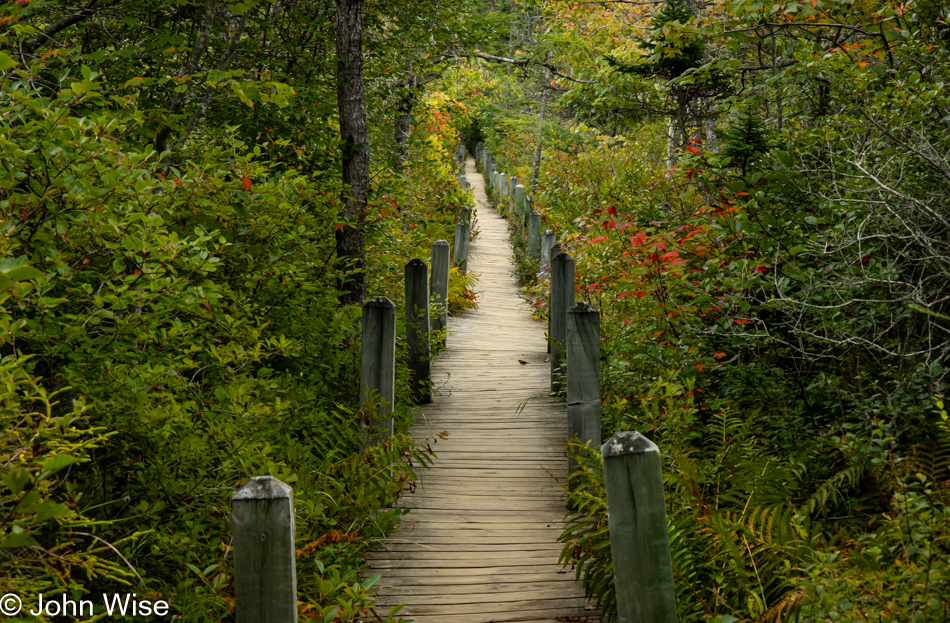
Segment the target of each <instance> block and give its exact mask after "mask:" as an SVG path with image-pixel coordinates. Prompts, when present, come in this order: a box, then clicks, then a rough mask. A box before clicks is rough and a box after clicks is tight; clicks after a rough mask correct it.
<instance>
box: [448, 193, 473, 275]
mask: <svg viewBox="0 0 950 623" xmlns="http://www.w3.org/2000/svg"><path fill="white" fill-rule="evenodd" d="M470 232H471V210H469V209H468V208H462V209H460V210H459V217H458V222H457V223H456V224H455V254H454V255H453V257H452V265H453V266H458V267H459V270H460V271H462V272H463V273H466V272H468V237H469V234H470Z"/></svg>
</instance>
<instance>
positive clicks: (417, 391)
mask: <svg viewBox="0 0 950 623" xmlns="http://www.w3.org/2000/svg"><path fill="white" fill-rule="evenodd" d="M405 275H406V366H407V367H408V368H409V387H410V391H411V392H412V398H413V400H414V401H415V403H416V404H420V405H425V404H429V403H430V402H432V389H431V388H432V369H431V367H430V363H429V362H430V361H431V359H432V349H431V348H430V346H429V267H428V266H426V263H425V262H423V261H422V260H420V259H413V260H409V262H408V263H407V264H406V269H405Z"/></svg>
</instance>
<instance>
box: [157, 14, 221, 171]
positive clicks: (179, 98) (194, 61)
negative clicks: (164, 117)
mask: <svg viewBox="0 0 950 623" xmlns="http://www.w3.org/2000/svg"><path fill="white" fill-rule="evenodd" d="M213 25H214V0H207V2H206V3H205V14H204V18H202V20H201V32H200V33H199V34H198V40H197V41H195V45H194V46H193V47H192V48H191V56H190V57H189V58H188V62H187V63H186V64H185V68H184V69H183V70H182V72H181V73H180V74H178V75H179V76H190V75H192V74H194V73H195V72H196V71H198V63H199V61H200V60H201V57H202V56H204V53H205V51H206V50H207V49H208V42H209V41H210V39H211V27H212V26H213ZM185 98H186V93H185V92H182V93H176V94H175V95H174V96H173V97H172V103H171V106H170V107H169V110H168V116H169V117H171V116H173V115H177V114H178V113H179V112H181V109H182V108H184V106H185ZM171 134H172V127H171V126H170V125H167V124H166V125H163V126H162V127H161V129H159V131H158V136H156V137H155V149H156V150H157V151H158V153H160V154H161V153H163V152H166V151H168V139H169V138H170V137H171Z"/></svg>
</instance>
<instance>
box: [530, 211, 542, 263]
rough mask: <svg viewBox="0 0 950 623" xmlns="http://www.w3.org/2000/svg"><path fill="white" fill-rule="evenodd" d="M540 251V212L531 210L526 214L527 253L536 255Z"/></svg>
mask: <svg viewBox="0 0 950 623" xmlns="http://www.w3.org/2000/svg"><path fill="white" fill-rule="evenodd" d="M540 252H541V213H540V212H538V211H537V210H532V211H531V214H529V215H528V253H531V254H533V255H534V257H538V253H540Z"/></svg>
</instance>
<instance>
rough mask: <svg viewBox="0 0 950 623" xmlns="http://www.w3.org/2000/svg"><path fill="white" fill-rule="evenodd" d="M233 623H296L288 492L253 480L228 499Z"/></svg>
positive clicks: (263, 479)
mask: <svg viewBox="0 0 950 623" xmlns="http://www.w3.org/2000/svg"><path fill="white" fill-rule="evenodd" d="M231 539H232V543H233V545H234V600H235V602H236V603H235V610H236V614H237V617H236V618H237V623H263V622H264V621H267V623H297V559H296V555H295V551H296V549H295V547H294V494H293V490H292V489H291V488H290V487H289V486H287V485H285V484H284V483H282V482H281V481H279V480H277V479H276V478H274V477H273V476H256V477H254V478H251V479H250V480H249V481H247V482H246V483H245V484H244V486H243V487H241V488H240V489H239V490H238V492H237V493H235V494H234V497H232V498H231Z"/></svg>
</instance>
